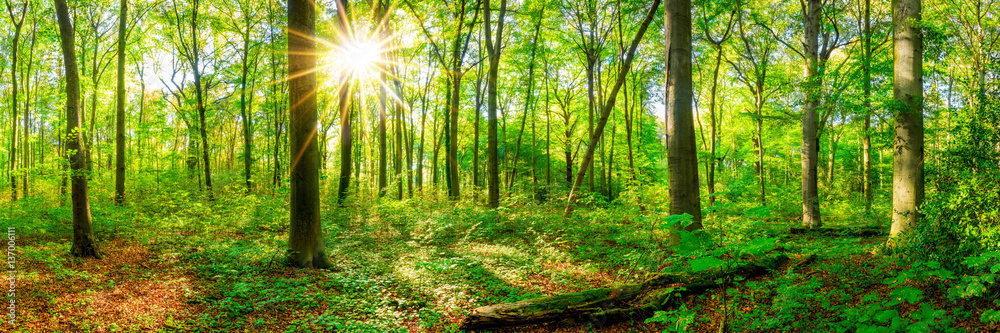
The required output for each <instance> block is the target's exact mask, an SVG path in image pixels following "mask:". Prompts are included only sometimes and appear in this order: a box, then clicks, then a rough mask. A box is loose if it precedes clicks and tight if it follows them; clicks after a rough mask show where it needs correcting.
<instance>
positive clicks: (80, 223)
mask: <svg viewBox="0 0 1000 333" xmlns="http://www.w3.org/2000/svg"><path fill="white" fill-rule="evenodd" d="M55 2H56V18H57V19H58V21H59V36H60V39H61V41H62V43H61V45H62V54H63V65H64V67H65V70H66V133H67V136H68V140H67V141H66V151H67V152H68V153H69V154H70V156H69V161H70V162H69V163H70V170H71V172H72V176H71V178H72V183H73V185H72V188H73V189H72V191H73V194H72V197H73V199H72V201H73V247H72V248H71V249H70V253H72V254H73V256H76V257H94V258H97V259H100V258H101V252H100V251H99V250H98V249H97V244H96V242H95V240H94V230H93V227H92V224H91V217H90V199H89V197H88V194H87V174H86V170H85V165H84V164H85V162H86V161H85V152H84V147H82V145H81V142H82V141H83V136H82V135H81V133H80V74H79V72H77V68H76V44H75V39H76V38H75V36H74V31H73V23H72V22H70V20H69V8H68V7H67V6H66V0H55Z"/></svg>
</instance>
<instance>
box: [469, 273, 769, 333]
mask: <svg viewBox="0 0 1000 333" xmlns="http://www.w3.org/2000/svg"><path fill="white" fill-rule="evenodd" d="M787 261H788V256H787V255H785V254H777V255H773V256H769V257H765V258H761V259H757V260H752V261H746V262H740V263H739V264H738V265H735V266H730V267H723V268H719V269H713V270H707V271H702V272H698V273H691V274H659V275H656V276H654V277H652V278H650V279H648V280H646V281H645V282H642V283H638V284H630V285H625V286H621V287H617V288H601V289H591V290H586V291H581V292H578V293H571V294H562V295H555V296H549V297H542V298H533V299H527V300H523V301H519V302H515V303H503V304H496V305H490V306H484V307H480V308H477V309H475V310H473V311H472V314H470V315H469V316H468V317H466V318H465V319H464V320H462V325H461V328H462V329H463V330H480V329H488V328H499V327H510V326H521V325H530V324H542V323H551V322H573V323H585V322H590V323H593V324H595V325H598V326H600V325H606V324H611V323H614V322H620V321H623V320H627V319H644V318H648V317H650V316H652V315H653V312H654V311H656V310H659V309H662V308H665V307H671V306H675V305H677V303H678V302H679V301H680V298H679V297H673V296H676V295H677V294H680V295H681V296H684V295H690V294H697V293H701V292H703V291H705V290H707V289H711V288H714V287H716V286H718V282H716V281H717V280H719V279H720V278H725V277H733V276H742V277H747V278H749V277H755V276H760V275H764V274H767V273H768V272H769V271H771V270H774V269H776V268H778V266H781V265H782V264H784V263H785V262H787ZM672 287H683V290H681V289H679V288H672Z"/></svg>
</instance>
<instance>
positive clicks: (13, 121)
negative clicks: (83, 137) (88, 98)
mask: <svg viewBox="0 0 1000 333" xmlns="http://www.w3.org/2000/svg"><path fill="white" fill-rule="evenodd" d="M27 8H28V2H27V1H25V2H23V3H21V11H20V13H19V14H20V17H17V15H16V14H15V12H14V7H13V6H12V5H11V4H10V2H7V14H8V15H9V16H10V21H11V22H12V23H13V24H14V39H12V42H11V52H10V59H11V62H10V82H11V93H10V95H11V108H10V109H11V110H10V114H11V118H10V128H11V131H10V158H9V159H8V162H9V164H8V173H9V175H10V200H11V201H17V176H16V174H15V171H16V170H17V169H16V167H15V165H16V160H17V97H18V90H17V55H18V51H17V49H18V46H20V44H21V27H22V26H23V24H24V17H25V15H26V13H27ZM67 19H68V18H67ZM74 53H75V52H74ZM77 84H79V83H77Z"/></svg>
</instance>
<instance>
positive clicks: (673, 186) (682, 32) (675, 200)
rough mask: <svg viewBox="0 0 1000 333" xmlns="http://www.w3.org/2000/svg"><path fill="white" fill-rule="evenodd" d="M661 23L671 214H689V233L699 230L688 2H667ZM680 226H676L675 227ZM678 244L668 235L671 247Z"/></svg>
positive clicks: (676, 240) (699, 202)
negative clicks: (663, 26) (665, 47)
mask: <svg viewBox="0 0 1000 333" xmlns="http://www.w3.org/2000/svg"><path fill="white" fill-rule="evenodd" d="M665 7H666V8H665V11H664V21H665V23H664V24H666V25H667V27H668V30H669V33H668V34H667V36H666V38H667V41H666V44H667V45H669V48H668V50H667V74H668V77H667V79H668V80H667V82H668V84H667V91H668V92H669V93H668V94H667V116H668V117H667V166H668V168H667V177H668V179H669V180H668V181H669V184H670V214H671V215H679V214H690V215H691V216H692V218H691V221H692V222H693V223H691V224H690V225H688V226H686V227H684V229H685V230H688V231H691V230H695V229H701V228H702V224H701V200H700V196H699V194H698V187H699V186H698V155H697V149H696V148H695V144H694V137H695V132H694V119H693V118H694V116H693V115H692V112H691V111H692V110H691V107H692V102H693V90H692V86H693V84H692V79H691V0H667V2H666V5H665ZM678 227H681V226H675V228H678ZM679 243H680V235H678V234H677V233H671V235H670V244H673V245H676V244H679Z"/></svg>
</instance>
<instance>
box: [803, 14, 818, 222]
mask: <svg viewBox="0 0 1000 333" xmlns="http://www.w3.org/2000/svg"><path fill="white" fill-rule="evenodd" d="M803 6H806V7H805V8H803V15H804V17H803V26H804V29H805V43H804V45H805V52H804V53H805V56H806V83H805V95H806V96H805V105H804V107H803V112H802V152H801V154H802V226H804V227H807V228H818V227H821V226H823V222H822V221H821V220H820V213H819V189H818V187H817V178H818V176H817V171H816V167H817V163H818V160H819V144H818V142H817V141H818V140H817V137H816V131H817V128H816V126H817V123H816V120H817V117H816V109H817V108H819V104H820V94H821V93H820V91H821V88H822V87H821V83H822V82H821V80H822V79H821V78H820V73H819V66H820V63H819V60H818V52H819V26H820V14H821V11H822V1H821V0H807V4H806V3H803Z"/></svg>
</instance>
